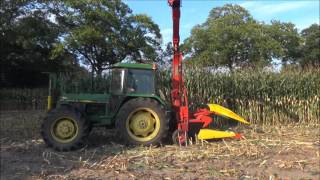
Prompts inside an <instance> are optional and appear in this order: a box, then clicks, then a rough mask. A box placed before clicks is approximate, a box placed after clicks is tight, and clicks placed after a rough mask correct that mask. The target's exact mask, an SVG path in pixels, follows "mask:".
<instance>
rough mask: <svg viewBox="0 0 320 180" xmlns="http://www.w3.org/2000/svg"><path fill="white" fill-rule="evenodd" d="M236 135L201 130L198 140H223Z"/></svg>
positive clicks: (226, 132)
mask: <svg viewBox="0 0 320 180" xmlns="http://www.w3.org/2000/svg"><path fill="white" fill-rule="evenodd" d="M235 136H236V133H234V132H228V131H217V130H213V129H200V131H199V134H198V139H201V140H207V139H221V138H231V137H235Z"/></svg>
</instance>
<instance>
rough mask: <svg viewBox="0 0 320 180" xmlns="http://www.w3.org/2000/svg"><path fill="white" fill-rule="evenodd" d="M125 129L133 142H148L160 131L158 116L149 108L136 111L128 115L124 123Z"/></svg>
mask: <svg viewBox="0 0 320 180" xmlns="http://www.w3.org/2000/svg"><path fill="white" fill-rule="evenodd" d="M126 129H127V132H128V134H129V136H130V137H131V138H132V139H134V140H135V141H138V142H147V141H150V140H152V139H153V138H154V137H156V136H157V134H158V133H159V131H160V119H159V116H158V115H157V113H155V112H154V111H153V110H151V109H149V108H140V109H136V110H135V111H133V112H132V113H130V114H129V116H128V118H127V121H126Z"/></svg>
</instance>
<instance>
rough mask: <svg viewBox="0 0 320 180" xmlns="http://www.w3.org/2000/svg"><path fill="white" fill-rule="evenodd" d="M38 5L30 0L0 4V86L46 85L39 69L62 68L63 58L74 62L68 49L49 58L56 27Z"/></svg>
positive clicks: (55, 36)
mask: <svg viewBox="0 0 320 180" xmlns="http://www.w3.org/2000/svg"><path fill="white" fill-rule="evenodd" d="M37 5H39V4H38V2H36V1H31V0H29V1H7V0H5V1H2V2H1V4H0V22H1V26H0V42H1V43H0V65H1V74H0V75H1V76H0V77H1V79H0V84H1V85H0V86H1V87H5V86H18V87H25V86H29V87H30V86H41V85H42V86H43V85H47V83H48V80H47V79H48V78H47V75H45V74H43V73H42V72H48V71H58V70H62V68H63V67H65V66H64V65H63V64H64V62H65V61H67V60H69V62H74V61H73V60H74V58H73V57H72V56H71V55H70V54H68V53H62V54H61V55H60V56H57V57H56V58H54V59H52V60H50V56H51V52H52V50H53V46H54V44H55V43H57V41H58V39H57V38H58V35H59V29H58V27H57V26H56V25H55V24H54V23H52V22H51V21H50V20H49V19H47V16H46V15H47V14H46V13H45V12H43V11H42V10H40V9H38V8H36V6H37Z"/></svg>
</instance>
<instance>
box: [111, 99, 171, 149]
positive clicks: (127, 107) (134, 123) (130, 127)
mask: <svg viewBox="0 0 320 180" xmlns="http://www.w3.org/2000/svg"><path fill="white" fill-rule="evenodd" d="M116 128H117V134H118V137H119V138H120V139H121V140H122V141H124V143H125V144H131V145H139V144H142V145H151V144H153V145H158V144H160V143H162V142H163V140H165V138H166V137H167V135H168V130H169V118H168V117H167V116H166V111H165V109H164V108H163V106H162V105H160V104H159V103H158V102H157V101H155V100H153V99H149V98H136V99H131V100H129V101H128V102H126V103H125V104H124V105H123V106H122V108H121V109H120V111H119V113H118V116H117V119H116Z"/></svg>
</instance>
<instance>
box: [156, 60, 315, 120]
mask: <svg viewBox="0 0 320 180" xmlns="http://www.w3.org/2000/svg"><path fill="white" fill-rule="evenodd" d="M161 77H162V78H163V79H162V80H161V82H160V83H161V86H159V87H161V91H162V92H164V94H165V97H170V77H171V76H170V73H169V72H163V73H162V76H161ZM185 81H186V82H185V84H186V87H187V91H188V97H189V103H190V107H191V109H193V110H195V108H197V107H199V106H200V105H202V104H207V103H217V104H220V105H223V106H225V107H228V108H231V109H232V110H234V111H235V112H237V113H239V114H240V115H242V116H244V117H245V118H246V119H249V120H250V121H251V122H253V123H263V124H277V123H278V122H317V123H320V122H319V117H320V111H319V110H320V103H319V102H320V71H319V69H309V70H301V69H286V70H283V71H281V72H273V71H270V70H266V69H259V70H257V69H244V70H236V71H234V72H233V73H226V72H216V71H214V70H212V69H208V68H200V67H195V66H193V67H191V68H188V69H186V70H185ZM167 101H168V103H170V99H167Z"/></svg>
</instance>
